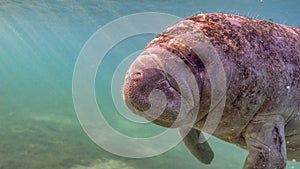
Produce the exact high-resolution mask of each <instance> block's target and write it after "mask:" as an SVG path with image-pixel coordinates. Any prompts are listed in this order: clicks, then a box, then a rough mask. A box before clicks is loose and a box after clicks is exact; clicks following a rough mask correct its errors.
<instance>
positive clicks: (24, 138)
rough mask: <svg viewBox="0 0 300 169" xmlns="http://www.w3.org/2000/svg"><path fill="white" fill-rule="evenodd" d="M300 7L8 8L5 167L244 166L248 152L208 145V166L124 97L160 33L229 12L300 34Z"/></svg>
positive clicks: (197, 2) (292, 0)
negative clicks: (132, 69)
mask: <svg viewBox="0 0 300 169" xmlns="http://www.w3.org/2000/svg"><path fill="white" fill-rule="evenodd" d="M299 6H300V1H299V0H226V1H224V0H189V1H184V0H169V1H159V0H153V1H146V0H141V1H137V0H136V1H134V0H126V1H125V0H123V1H121V0H39V1H35V0H0V36H1V38H0V70H1V71H0V79H1V83H0V130H1V132H0V135H1V137H0V169H121V168H122V169H153V168H159V169H182V168H186V169H198V168H199V169H241V168H243V165H244V161H245V159H246V157H247V155H248V151H246V150H244V149H242V148H240V147H237V146H235V145H233V144H230V143H227V142H224V141H222V140H220V139H218V138H215V137H209V139H208V142H209V144H210V146H211V147H212V149H213V151H214V155H215V157H214V159H213V161H212V162H211V164H209V165H205V164H203V163H201V162H200V161H199V160H197V159H196V158H195V157H194V156H193V155H192V154H191V153H190V152H189V150H188V149H187V148H186V146H185V145H184V144H183V143H182V142H180V139H179V141H178V138H180V137H179V135H178V132H177V130H176V129H167V128H164V127H161V126H158V125H155V124H153V123H149V122H148V121H146V120H145V119H143V118H141V117H139V116H137V115H134V114H132V113H131V112H130V110H129V109H128V108H127V107H126V106H125V104H124V103H123V96H122V86H123V82H124V77H125V74H126V71H127V69H128V68H129V66H130V64H131V63H132V62H133V60H134V59H135V58H136V57H137V55H138V54H139V53H140V52H141V50H143V49H144V48H145V46H146V45H147V44H148V43H149V42H150V41H151V40H152V39H153V38H154V36H155V35H156V34H158V33H159V32H160V31H162V30H164V29H165V28H167V27H168V26H170V25H172V24H174V23H176V22H177V21H179V20H180V19H183V18H186V17H188V16H191V15H193V14H196V13H206V12H226V13H233V14H238V15H243V16H249V17H253V18H258V19H263V20H267V21H271V22H275V23H280V24H284V25H289V26H294V27H298V28H299V27H300V19H299V18H300V10H299ZM132 18H133V19H132ZM236 31H238V30H236ZM165 132H169V133H171V134H170V136H169V137H168V138H166V139H165V140H164V138H162V140H161V141H157V140H156V141H155V142H153V143H149V144H145V145H144V141H145V140H144V139H143V138H152V139H155V138H156V137H155V136H157V135H160V134H161V133H165ZM174 133H175V134H176V136H174ZM115 135H118V136H115ZM170 140H171V141H170ZM173 140H175V141H174V142H173ZM169 141H170V144H168V143H169ZM145 143H148V142H147V141H145ZM286 168H287V169H297V168H300V162H297V161H296V160H292V161H288V162H287V166H286Z"/></svg>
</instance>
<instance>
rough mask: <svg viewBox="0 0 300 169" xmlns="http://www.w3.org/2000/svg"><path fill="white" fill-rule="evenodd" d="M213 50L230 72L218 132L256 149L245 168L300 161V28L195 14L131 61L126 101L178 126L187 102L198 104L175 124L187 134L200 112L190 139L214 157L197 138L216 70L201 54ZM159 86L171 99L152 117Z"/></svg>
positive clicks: (200, 152)
mask: <svg viewBox="0 0 300 169" xmlns="http://www.w3.org/2000/svg"><path fill="white" fill-rule="evenodd" d="M196 50H197V52H195V51H196ZM211 51H214V52H215V53H216V55H217V56H218V57H219V59H220V62H221V65H220V66H222V67H223V68H224V72H225V77H226V102H225V103H226V104H225V105H224V106H225V107H224V110H223V112H222V118H221V120H220V121H219V123H218V126H217V128H216V130H215V131H214V133H212V134H213V135H214V136H216V137H218V138H220V139H222V140H224V141H226V142H230V143H233V144H235V145H238V146H240V147H242V148H245V149H247V150H249V155H248V157H247V159H246V162H245V165H244V169H252V168H256V169H260V168H261V169H263V168H267V169H271V168H272V169H274V168H276V169H283V168H285V164H286V160H292V159H295V160H300V29H299V28H295V27H290V26H285V25H281V24H276V23H272V22H268V21H263V20H258V19H253V18H248V17H244V16H238V15H233V14H225V13H207V14H197V15H193V16H190V17H188V18H186V19H184V20H182V21H180V22H178V23H176V24H175V25H173V26H171V27H169V28H167V29H166V30H165V31H163V32H162V33H160V34H158V35H157V36H156V37H155V38H154V39H153V40H152V41H151V42H150V43H149V44H148V45H147V46H146V48H145V50H144V52H143V53H142V54H141V55H140V56H139V57H138V58H137V59H136V60H135V61H134V63H133V64H132V65H131V67H130V69H129V70H128V73H127V75H126V77H125V82H124V88H123V95H124V100H125V102H126V104H127V105H128V107H129V108H130V109H131V110H132V111H133V112H134V113H137V114H139V115H141V116H143V117H145V118H147V119H149V120H152V121H153V122H154V123H156V124H158V125H161V126H165V127H174V126H172V124H173V123H174V121H175V120H176V118H178V116H179V115H180V112H179V110H180V109H179V107H180V106H182V105H181V104H187V105H192V106H193V107H192V109H193V108H194V109H197V111H191V112H192V113H186V114H185V115H184V116H181V118H182V119H181V120H180V122H179V123H178V125H176V126H175V127H178V128H179V130H180V131H181V133H184V130H185V128H184V126H185V124H187V123H189V121H188V120H185V119H191V117H195V116H197V119H196V121H195V122H194V123H193V125H192V129H191V130H190V131H189V133H188V134H187V135H186V137H185V138H184V142H185V144H186V145H187V147H188V148H189V149H190V151H191V152H192V154H194V155H195V156H196V157H197V158H198V159H199V160H200V161H202V162H204V163H210V162H211V160H212V159H213V152H212V150H211V149H210V147H209V145H208V143H207V142H202V143H201V142H199V141H198V140H199V139H198V137H199V136H201V130H202V129H203V126H204V124H205V122H206V120H207V117H208V115H209V113H210V106H211V97H212V95H211V89H212V84H211V80H210V78H212V77H209V76H208V71H207V70H208V67H209V64H210V63H206V61H204V60H203V59H202V57H203V56H211V55H212V54H211V53H212V52H211ZM166 67H170V68H168V71H169V72H171V73H169V72H168V71H166V69H165V68H166ZM186 68H188V69H189V70H190V71H191V72H192V73H193V75H194V77H195V79H196V81H197V84H198V85H197V88H196V89H197V90H194V89H195V88H193V86H192V85H191V83H190V81H191V80H190V78H191V77H190V76H187V74H186V73H184V70H185V69H186ZM216 68H217V67H216ZM172 74H173V75H172ZM178 78H180V79H181V81H180V82H178V80H177V79H178ZM181 85H183V86H186V87H181V88H180V87H179V86H181ZM191 88H193V90H191ZM154 89H157V90H161V91H162V92H164V94H165V96H166V100H167V104H165V109H164V111H163V112H162V114H160V115H159V116H158V117H157V118H151V117H154V116H153V114H155V113H156V112H151V111H150V112H149V111H147V110H148V109H149V108H150V107H151V106H153V103H150V101H149V95H150V93H151V91H153V90H154ZM185 90H187V91H189V90H191V92H190V93H192V94H191V95H192V96H193V97H191V98H194V100H198V102H197V103H195V104H190V103H191V101H190V100H191V99H189V98H187V97H186V96H184V97H183V99H185V102H182V100H181V99H182V97H180V96H181V95H182V93H184V92H186V91H185ZM195 92H198V93H195ZM196 96H199V98H196ZM156 103H159V102H156ZM154 106H155V105H154ZM193 112H196V114H195V113H193ZM155 116H157V114H155ZM204 132H205V131H204ZM183 135H184V134H183Z"/></svg>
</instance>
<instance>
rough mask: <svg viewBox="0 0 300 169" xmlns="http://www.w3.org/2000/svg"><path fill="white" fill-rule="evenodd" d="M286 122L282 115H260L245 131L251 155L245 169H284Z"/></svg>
mask: <svg viewBox="0 0 300 169" xmlns="http://www.w3.org/2000/svg"><path fill="white" fill-rule="evenodd" d="M284 125H285V121H284V119H283V117H282V116H280V115H271V116H270V115H269V116H263V115H260V116H259V115H258V116H256V117H254V119H253V120H252V121H251V122H250V124H249V125H248V127H247V128H246V131H245V135H244V137H245V140H246V143H247V146H248V150H249V155H248V157H247V159H246V162H245V164H244V168H243V169H275V168H276V169H284V168H285V164H286V158H287V157H286V142H285V135H284Z"/></svg>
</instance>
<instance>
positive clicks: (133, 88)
mask: <svg viewBox="0 0 300 169" xmlns="http://www.w3.org/2000/svg"><path fill="white" fill-rule="evenodd" d="M154 90H159V91H161V92H163V94H164V95H165V101H166V103H165V107H164V108H163V110H162V111H163V112H147V110H149V109H150V107H151V103H150V100H149V96H150V93H151V92H152V91H154ZM123 98H124V101H125V103H126V105H127V106H128V107H129V109H131V110H132V111H133V112H134V113H136V114H138V115H140V116H143V117H145V118H146V119H148V120H150V121H153V122H154V123H157V124H159V125H162V126H165V127H170V126H172V124H173V123H174V122H175V121H176V119H177V116H178V114H179V110H180V103H181V92H180V90H179V87H178V84H177V83H176V81H175V80H174V79H173V78H172V77H171V76H170V75H169V74H167V73H166V72H164V71H162V70H160V69H156V68H148V69H144V70H139V71H136V72H133V73H130V72H128V73H127V75H126V77H125V83H124V86H123ZM156 101H158V102H159V101H160V98H157V99H156ZM161 101H162V102H163V99H162V100H161Z"/></svg>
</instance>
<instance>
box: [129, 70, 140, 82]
mask: <svg viewBox="0 0 300 169" xmlns="http://www.w3.org/2000/svg"><path fill="white" fill-rule="evenodd" d="M141 77H142V73H141V72H134V73H131V74H130V79H132V80H134V81H138V80H139V79H140V78H141Z"/></svg>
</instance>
